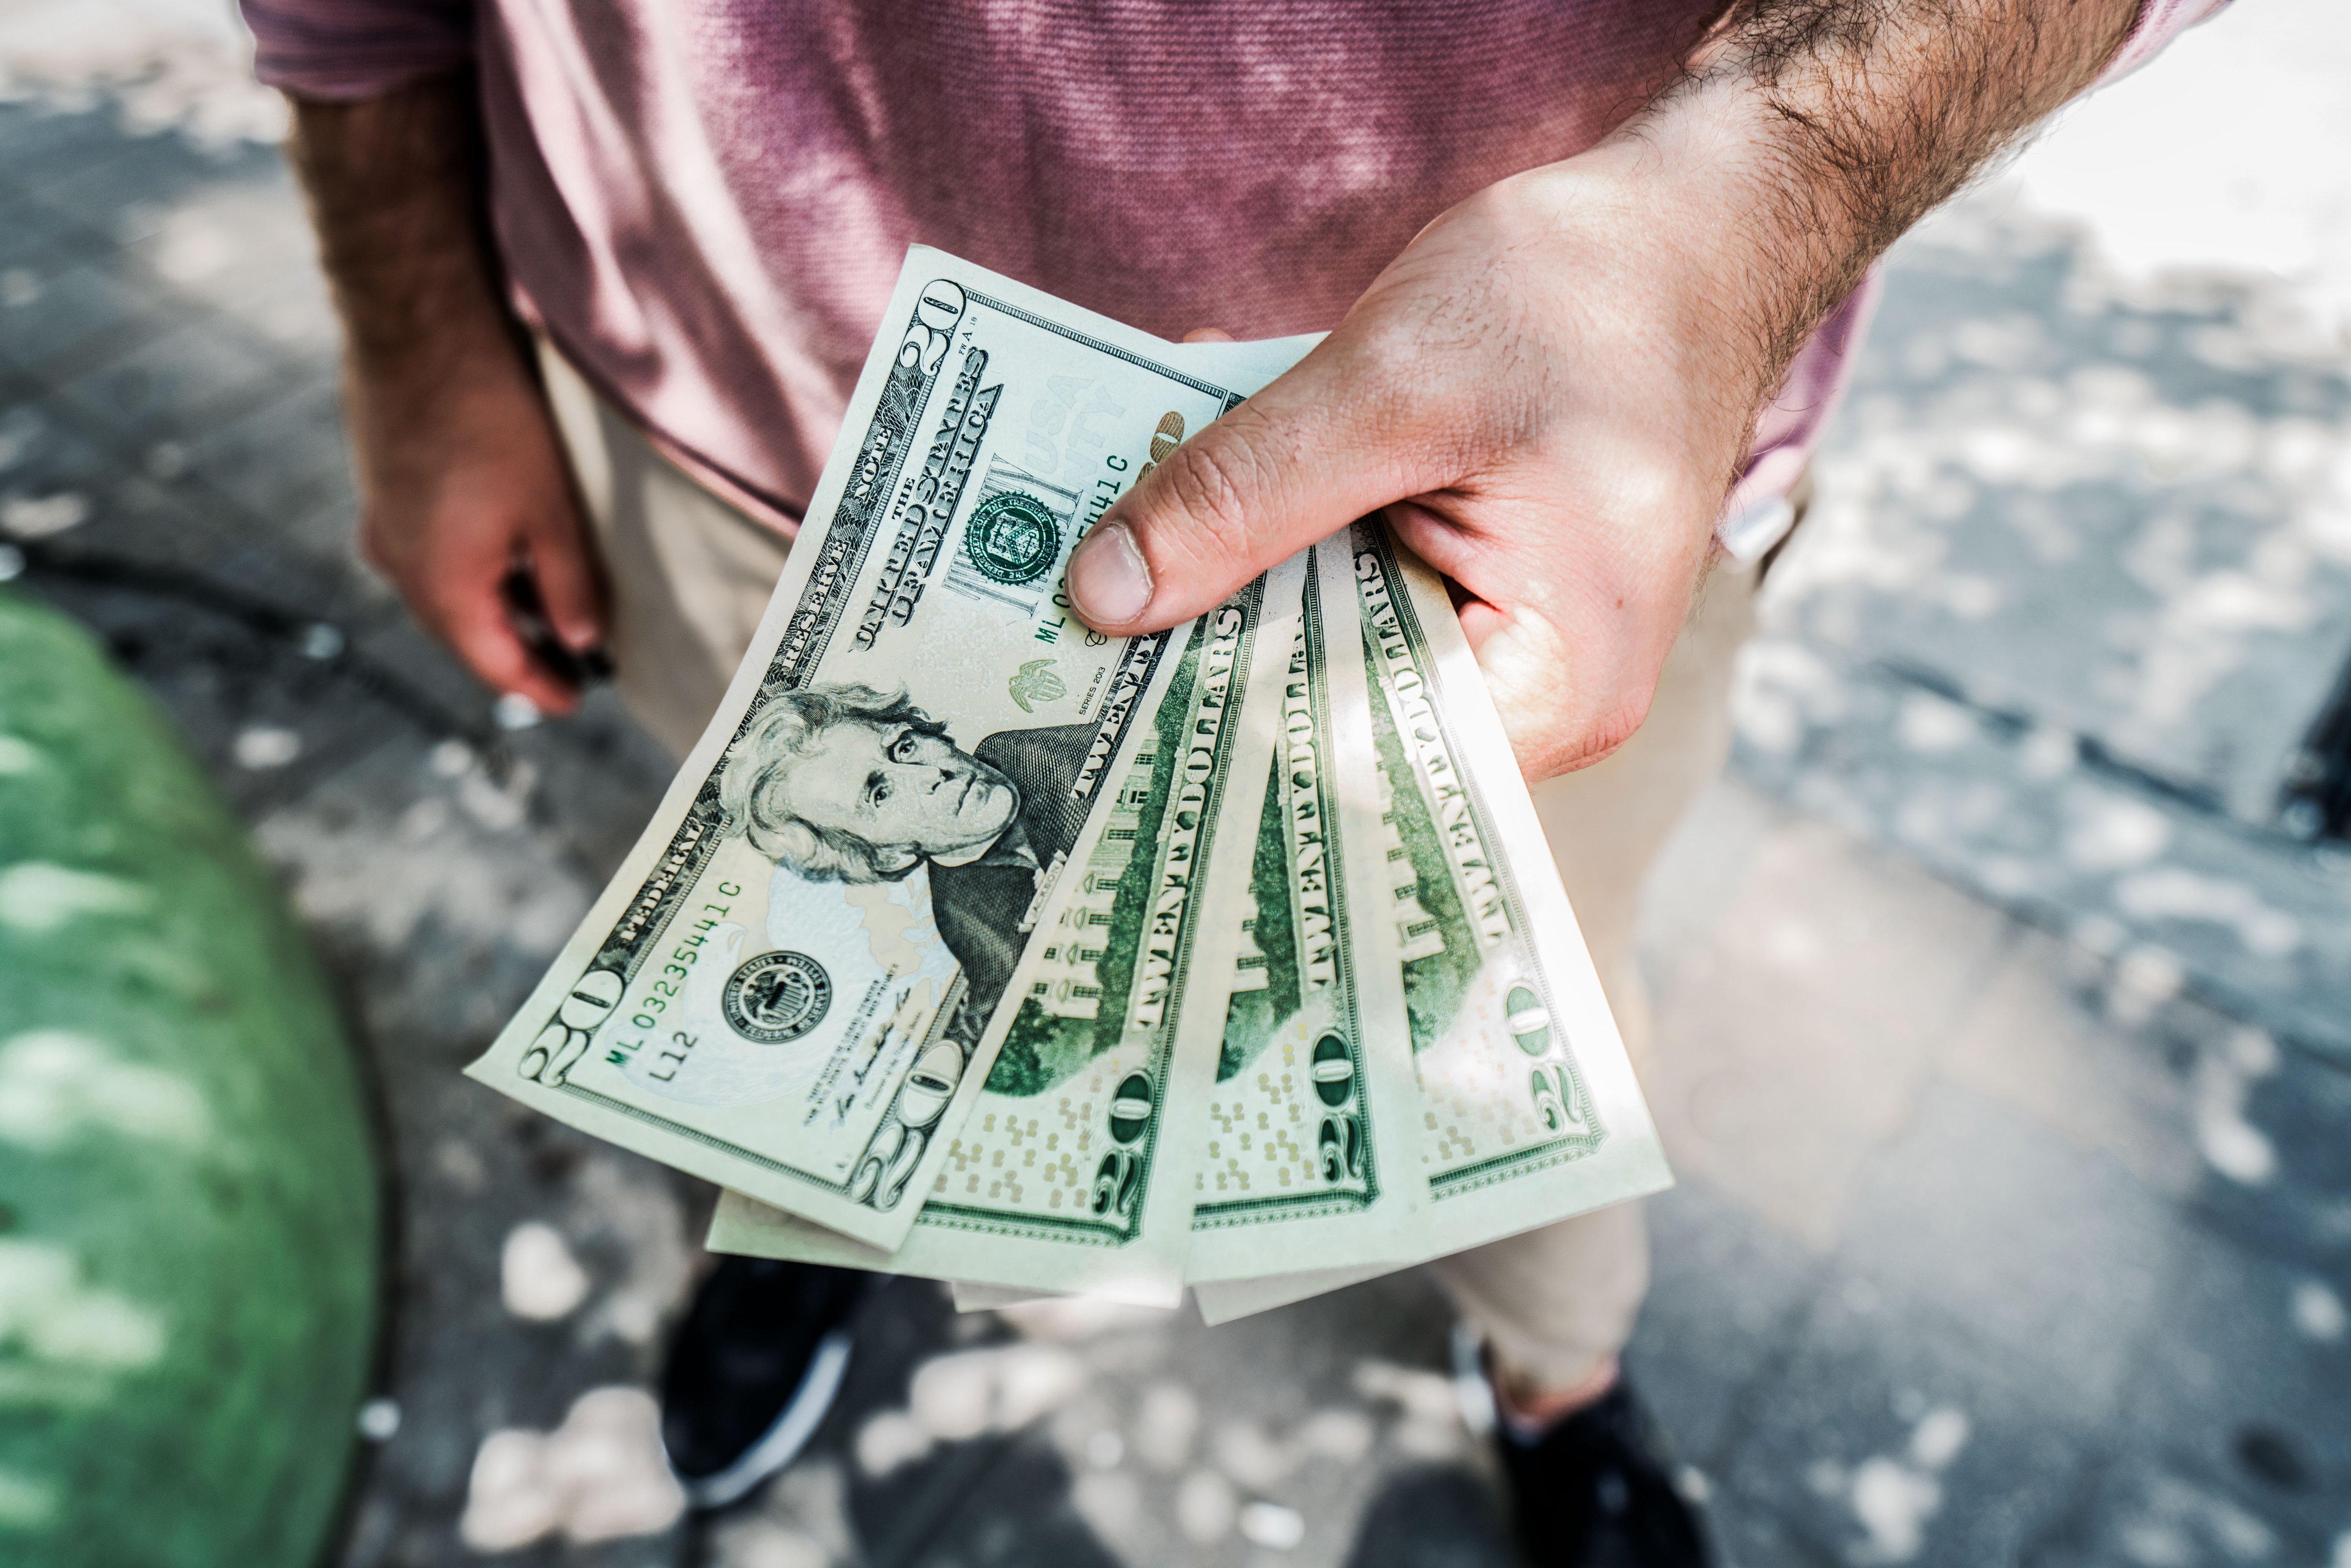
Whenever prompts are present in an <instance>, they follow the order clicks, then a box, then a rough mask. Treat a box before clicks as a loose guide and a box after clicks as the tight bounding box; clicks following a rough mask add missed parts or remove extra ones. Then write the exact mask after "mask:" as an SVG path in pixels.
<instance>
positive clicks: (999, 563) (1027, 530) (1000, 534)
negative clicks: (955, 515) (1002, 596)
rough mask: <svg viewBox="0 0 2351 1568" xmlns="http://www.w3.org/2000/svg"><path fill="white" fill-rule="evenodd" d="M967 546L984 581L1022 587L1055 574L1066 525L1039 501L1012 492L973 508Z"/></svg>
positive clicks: (966, 536) (1001, 493) (1004, 492)
mask: <svg viewBox="0 0 2351 1568" xmlns="http://www.w3.org/2000/svg"><path fill="white" fill-rule="evenodd" d="M963 542H964V549H965V551H966V552H967V554H969V555H970V557H971V564H972V565H974V566H975V567H977V568H978V569H979V570H980V572H981V574H982V575H983V576H986V577H987V578H989V579H990V580H994V581H997V582H1001V583H1005V584H1008V585H1010V586H1013V587H1018V586H1019V585H1020V584H1021V583H1024V582H1034V581H1035V580H1037V579H1039V578H1040V577H1042V576H1044V575H1045V574H1046V573H1047V572H1049V571H1050V570H1053V563H1054V562H1055V561H1056V560H1058V559H1061V523H1060V521H1059V520H1058V519H1056V518H1055V517H1054V516H1053V514H1052V513H1051V512H1050V511H1048V510H1046V509H1045V504H1044V503H1043V502H1042V501H1040V500H1039V499H1037V497H1034V496H1028V495H1023V494H1022V493H1021V492H1019V491H1018V490H1006V491H1002V492H1000V493H998V494H997V495H994V496H990V497H988V498H987V500H985V501H982V502H981V503H980V504H979V505H978V506H977V507H974V508H972V514H971V521H970V522H969V523H967V524H966V525H965V527H964V530H963Z"/></svg>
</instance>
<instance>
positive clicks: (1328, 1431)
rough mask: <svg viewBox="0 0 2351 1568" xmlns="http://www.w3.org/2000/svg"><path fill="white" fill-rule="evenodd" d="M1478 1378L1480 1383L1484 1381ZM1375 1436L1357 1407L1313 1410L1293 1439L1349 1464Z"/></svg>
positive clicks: (1361, 1455) (1367, 1449)
mask: <svg viewBox="0 0 2351 1568" xmlns="http://www.w3.org/2000/svg"><path fill="white" fill-rule="evenodd" d="M1484 1381H1485V1380H1484V1379H1483V1378H1480V1379H1479V1383H1480V1384H1483V1383H1484ZM1490 1397H1491V1392H1490V1390H1489V1398H1490ZM1489 1430H1490V1428H1489ZM1377 1436H1378V1429H1377V1428H1376V1427H1374V1426H1373V1425H1372V1418H1371V1417H1370V1416H1366V1415H1364V1413H1363V1412H1362V1411H1360V1410H1343V1409H1332V1410H1317V1411H1316V1412H1315V1413H1314V1414H1313V1415H1311V1416H1308V1417H1307V1418H1306V1419H1305V1420H1303V1421H1301V1422H1300V1423H1299V1426H1298V1431H1297V1433H1296V1441H1297V1444H1298V1446H1299V1447H1300V1448H1303V1449H1304V1450H1305V1451H1306V1452H1308V1453H1310V1454H1312V1455H1313V1456H1315V1457H1316V1458H1323V1459H1330V1460H1332V1461H1333V1462H1335V1463H1338V1464H1342V1465H1352V1464H1355V1463H1357V1462H1358V1461H1360V1460H1361V1459H1362V1458H1364V1455H1366V1454H1368V1453H1370V1452H1371V1451H1372V1442H1373V1440H1374V1438H1375V1437H1377Z"/></svg>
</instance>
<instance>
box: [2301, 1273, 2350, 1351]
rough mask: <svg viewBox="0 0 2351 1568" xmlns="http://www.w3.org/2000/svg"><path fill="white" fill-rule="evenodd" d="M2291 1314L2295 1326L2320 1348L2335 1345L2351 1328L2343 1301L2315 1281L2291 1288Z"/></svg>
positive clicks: (2306, 1281)
mask: <svg viewBox="0 0 2351 1568" xmlns="http://www.w3.org/2000/svg"><path fill="white" fill-rule="evenodd" d="M2293 1311H2294V1327H2295V1328H2298V1329H2300V1330H2301V1331H2302V1332H2303V1333H2304V1335H2306V1336H2307V1337H2309V1338H2311V1339H2314V1340H2317V1341H2318V1342H2319V1343H2322V1344H2333V1343H2335V1342H2336V1341H2338V1340H2340V1339H2341V1338H2342V1337H2343V1333H2344V1330H2345V1329H2346V1327H2351V1314H2346V1312H2345V1311H2344V1306H2343V1298H2342V1297H2340V1296H2338V1295H2336V1294H2335V1292H2334V1291H2331V1290H2329V1289H2328V1288H2327V1287H2326V1286H2325V1285H2323V1284H2321V1283H2320V1282H2319V1281H2316V1280H2304V1281H2302V1282H2301V1283H2300V1284H2297V1285H2296V1286H2294V1308H2293Z"/></svg>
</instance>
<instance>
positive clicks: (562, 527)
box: [529, 507, 604, 653]
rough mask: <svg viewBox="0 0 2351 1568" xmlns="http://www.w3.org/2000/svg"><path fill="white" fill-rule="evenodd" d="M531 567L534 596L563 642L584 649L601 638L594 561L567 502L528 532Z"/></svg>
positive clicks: (599, 596) (600, 595) (601, 605)
mask: <svg viewBox="0 0 2351 1568" xmlns="http://www.w3.org/2000/svg"><path fill="white" fill-rule="evenodd" d="M529 550H530V573H531V576H532V577H533V578H535V579H537V580H538V602H539V606H540V608H542V609H543V610H545V611H546V612H547V620H548V624H549V625H550V626H552V627H554V628H555V634H556V635H557V636H558V637H560V638H562V639H563V645H564V646H565V647H567V648H569V649H570V650H571V651H572V652H573V653H586V652H587V651H588V650H589V649H590V648H593V647H595V646H596V645H597V644H598V643H601V642H602V641H603V640H604V596H603V592H602V590H601V584H600V583H599V582H598V581H597V578H596V563H595V561H594V560H593V559H591V558H590V555H589V553H588V548H587V541H586V539H585V538H582V537H581V532H580V521H579V518H578V517H576V516H574V515H573V514H572V512H571V510H570V508H569V507H565V508H563V509H562V510H560V511H559V512H557V513H556V514H555V515H554V516H553V517H548V518H544V519H542V520H540V521H539V522H538V524H537V525H536V526H534V527H533V528H532V529H531V531H530V536H529Z"/></svg>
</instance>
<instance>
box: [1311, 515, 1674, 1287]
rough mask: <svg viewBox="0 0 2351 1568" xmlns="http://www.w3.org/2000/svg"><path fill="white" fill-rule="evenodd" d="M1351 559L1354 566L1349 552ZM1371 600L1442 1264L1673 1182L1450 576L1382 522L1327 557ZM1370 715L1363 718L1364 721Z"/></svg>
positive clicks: (1416, 1058)
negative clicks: (1457, 609)
mask: <svg viewBox="0 0 2351 1568" xmlns="http://www.w3.org/2000/svg"><path fill="white" fill-rule="evenodd" d="M1341 546H1344V548H1343V549H1342V548H1339V547H1341ZM1317 559H1318V564H1319V567H1320V578H1321V584H1322V589H1323V591H1324V592H1325V593H1326V594H1339V593H1346V592H1352V593H1353V594H1354V595H1355V596H1356V599H1357V601H1358V603H1359V605H1360V607H1361V611H1362V626H1363V647H1362V649H1361V657H1362V659H1363V661H1364V670H1365V674H1366V678H1367V683H1368V685H1369V688H1370V691H1371V694H1372V695H1371V701H1370V703H1369V704H1368V716H1369V719H1370V733H1369V734H1368V735H1364V736H1343V737H1342V738H1341V741H1340V745H1341V746H1342V747H1343V749H1344V750H1346V751H1347V752H1348V753H1349V754H1350V755H1351V756H1353V757H1361V758H1367V759H1368V761H1369V763H1370V768H1368V769H1367V771H1370V772H1371V773H1372V774H1373V775H1374V778H1373V779H1371V780H1369V781H1367V782H1368V784H1369V786H1370V787H1369V788H1368V789H1360V790H1359V791H1358V792H1357V793H1356V794H1355V795H1354V796H1353V797H1351V799H1352V800H1353V801H1355V802H1356V804H1357V808H1358V809H1359V810H1363V809H1366V808H1369V809H1372V810H1376V811H1377V812H1378V815H1379V819H1380V821H1381V824H1382V827H1383V829H1384V837H1385V839H1386V841H1387V846H1388V847H1387V850H1386V854H1387V855H1388V856H1389V857H1391V859H1392V862H1393V863H1394V864H1395V868H1396V875H1395V885H1394V892H1393V895H1392V903H1391V904H1390V909H1391V911H1392V918H1390V919H1387V920H1384V921H1379V922H1364V923H1361V924H1360V925H1358V926H1357V930H1358V931H1359V933H1360V934H1361V935H1362V936H1363V937H1364V942H1365V946H1366V947H1367V949H1375V948H1379V947H1384V948H1385V949H1386V952H1385V954H1384V956H1371V955H1370V954H1369V953H1367V956H1366V958H1365V963H1366V965H1367V966H1368V965H1370V964H1372V963H1375V962H1376V963H1382V964H1384V965H1392V966H1394V967H1395V969H1396V971H1397V972H1399V973H1400V974H1401V977H1402V980H1403V992H1404V999H1405V1015H1406V1016H1405V1019H1402V1020H1399V1022H1400V1024H1401V1026H1402V1027H1400V1028H1396V1029H1394V1030H1392V1031H1391V1033H1390V1044H1391V1046H1392V1048H1394V1049H1400V1050H1401V1049H1408V1050H1409V1052H1410V1055H1411V1060H1412V1063H1413V1069H1414V1076H1415V1079H1416V1083H1417V1086H1418V1101H1419V1103H1418V1110H1419V1116H1418V1120H1419V1124H1420V1126H1419V1141H1420V1148H1419V1151H1418V1166H1417V1169H1416V1172H1415V1175H1414V1177H1413V1183H1412V1185H1413V1186H1415V1188H1416V1194H1415V1196H1416V1234H1415V1235H1414V1236H1413V1238H1412V1239H1411V1241H1410V1243H1409V1245H1408V1247H1407V1248H1406V1249H1405V1253H1404V1255H1405V1256H1409V1257H1411V1258H1416V1259H1419V1258H1433V1257H1437V1256H1440V1255H1442V1254H1445V1253H1447V1252H1453V1251H1458V1250H1461V1249H1465V1248H1468V1247H1474V1246H1477V1245H1479V1244H1481V1243H1483V1242H1487V1241H1492V1240H1496V1239H1499V1238H1501V1237H1504V1236H1510V1235H1513V1234H1515V1233H1517V1232H1519V1231H1521V1230H1527V1229H1531V1228H1534V1227H1536V1226H1539V1225H1547V1224H1550V1223H1552V1222H1554V1221H1556V1220H1560V1219H1563V1218H1568V1217H1570V1216H1572V1215H1576V1214H1582V1213H1584V1212H1586V1211H1588V1210H1591V1209H1594V1208H1599V1207H1604V1206H1605V1205H1608V1204H1612V1203H1617V1202H1621V1201H1623V1200H1625V1199H1626V1198H1630V1197H1639V1196H1641V1195H1642V1194H1645V1193H1649V1192H1655V1191H1657V1190H1659V1189H1661V1188H1663V1187H1665V1186H1669V1185H1670V1184H1671V1182H1672V1176H1671V1173H1670V1172H1669V1171H1668V1170H1667V1166H1666V1161H1665V1155H1664V1152H1663V1150H1662V1149H1661V1148H1660V1147H1659V1145H1658V1143H1657V1137H1656V1129H1655V1128H1654V1126H1653V1125H1652V1124H1651V1123H1650V1120H1649V1113H1648V1107H1647V1106H1646V1104H1645V1103H1643V1101H1642V1099H1641V1092H1640V1088H1639V1086H1638V1084H1636V1083H1635V1081H1634V1078H1633V1071H1632V1064H1631V1062H1630V1061H1628V1060H1627V1059H1626V1057H1625V1047H1624V1042H1623V1040H1621V1039H1620V1038H1619V1037H1618V1035H1617V1032H1616V1025H1615V1020H1614V1018H1613V1017H1612V1016H1611V1015H1610V1013H1609V1010H1608V1004H1607V1000H1606V998H1605V997H1604V995H1603V993H1602V991H1601V988H1600V980H1599V977H1598V976H1597V974H1596V973H1595V972H1594V971H1593V967H1592V959H1591V956H1590V955H1589V954H1588V953H1587V952H1586V951H1585V950H1584V946H1583V939H1582V936H1580V934H1579V933H1578V930H1577V927H1576V923H1575V914H1574V911H1573V909H1571V908H1570V907H1569V905H1568V900H1567V894H1566V890H1565V889H1564V888H1562V886H1561V885H1560V880H1559V873H1558V870H1557V868H1556V867H1555V865H1554V864H1553V862H1552V857H1551V852H1550V850H1549V848H1548V846H1547V844H1546V842H1545V841H1544V838H1543V834H1542V830H1541V825H1540V823H1539V822H1538V821H1537V820H1536V817H1535V810H1534V802H1533V800H1531V798H1530V797H1529V796H1528V794H1527V790H1526V786H1525V783H1524V782H1523V781H1522V779H1520V774H1519V769H1518V765H1517V762H1516V759H1515V758H1514V757H1513V756H1512V754H1511V751H1510V741H1509V738H1508V737H1506V736H1505V735H1504V734H1503V731H1502V726H1501V721H1500V719H1499V717H1498V716H1496V714H1495V712H1494V706H1493V702H1492V699H1491V698H1490V696H1489V695H1488V693H1487V690H1486V683H1485V680H1484V677H1483V676H1482V675H1481V674H1479V669H1478V665H1477V662H1476V659H1475V657H1474V655H1472V653H1470V651H1469V645H1468V640H1467V639H1466V638H1465V637H1464V636H1463V635H1462V632H1461V626H1460V622H1458V620H1457V619H1456V618H1455V615H1454V613H1453V607H1452V604H1451V601H1449V600H1448V599H1447V596H1446V591H1445V587H1444V584H1443V582H1442V580H1439V579H1438V578H1437V575H1436V573H1434V572H1433V571H1431V570H1429V569H1428V568H1427V567H1426V565H1425V564H1423V563H1422V562H1421V561H1420V560H1419V559H1417V558H1416V557H1415V556H1413V555H1412V554H1411V553H1410V552H1408V551H1405V550H1404V549H1400V548H1399V547H1398V545H1397V544H1396V542H1395V538H1394V536H1393V535H1392V534H1391V533H1390V532H1389V530H1388V529H1387V528H1386V527H1385V526H1384V524H1382V523H1380V522H1379V521H1377V520H1376V519H1371V520H1366V521H1364V522H1359V523H1356V524H1354V525H1353V527H1351V528H1348V529H1347V530H1346V531H1345V532H1344V533H1343V534H1342V535H1340V536H1338V537H1337V538H1333V539H1332V540H1331V541H1329V543H1328V544H1327V545H1325V546H1323V547H1320V548H1319V549H1318V550H1317ZM1352 714H1353V710H1343V715H1344V716H1352Z"/></svg>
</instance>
